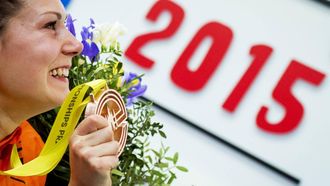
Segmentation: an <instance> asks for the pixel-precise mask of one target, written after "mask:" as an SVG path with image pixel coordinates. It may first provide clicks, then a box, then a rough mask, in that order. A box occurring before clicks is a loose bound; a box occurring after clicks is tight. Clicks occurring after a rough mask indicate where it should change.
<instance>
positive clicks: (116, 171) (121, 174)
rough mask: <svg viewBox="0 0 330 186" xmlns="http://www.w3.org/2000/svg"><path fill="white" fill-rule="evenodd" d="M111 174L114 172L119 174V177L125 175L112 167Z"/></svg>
mask: <svg viewBox="0 0 330 186" xmlns="http://www.w3.org/2000/svg"><path fill="white" fill-rule="evenodd" d="M111 174H115V175H117V176H121V177H122V176H124V175H125V174H124V173H123V172H121V171H119V170H118V169H112V170H111Z"/></svg>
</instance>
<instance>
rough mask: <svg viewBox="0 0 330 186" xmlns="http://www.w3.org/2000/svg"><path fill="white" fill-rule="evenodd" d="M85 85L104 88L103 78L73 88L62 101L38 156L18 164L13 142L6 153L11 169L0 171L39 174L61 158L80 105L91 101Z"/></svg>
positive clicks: (6, 173) (9, 173)
mask: <svg viewBox="0 0 330 186" xmlns="http://www.w3.org/2000/svg"><path fill="white" fill-rule="evenodd" d="M89 88H92V93H93V94H97V93H98V92H99V91H101V89H104V88H106V81H105V80H95V81H91V82H88V83H85V84H82V85H78V86H76V87H75V88H73V89H72V90H71V91H70V93H69V95H68V96H67V98H66V99H65V101H64V103H63V104H62V106H61V109H60V110H59V112H58V115H57V117H56V119H55V122H54V125H53V127H52V129H51V131H50V133H49V136H48V138H47V141H46V143H45V146H44V147H43V149H42V150H41V152H40V154H39V156H38V157H36V158H35V159H33V160H32V161H30V162H28V163H25V164H22V163H21V161H20V158H19V156H18V152H17V147H16V145H14V147H13V150H12V153H11V157H10V165H11V167H12V169H10V170H7V171H0V175H10V176H41V175H45V174H47V173H49V172H50V171H52V170H53V169H54V168H55V167H56V165H57V164H58V163H59V162H60V160H61V159H62V156H63V155H64V153H65V151H66V148H67V146H68V144H69V138H70V136H71V135H72V133H73V131H74V129H75V127H76V125H77V123H78V120H79V118H80V116H81V114H82V112H83V110H84V108H85V107H86V105H87V104H88V103H89V102H90V101H91V100H90V97H89V96H86V93H87V92H88V90H89Z"/></svg>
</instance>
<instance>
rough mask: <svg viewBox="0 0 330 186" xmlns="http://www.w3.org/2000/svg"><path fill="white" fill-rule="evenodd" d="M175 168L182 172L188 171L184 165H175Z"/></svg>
mask: <svg viewBox="0 0 330 186" xmlns="http://www.w3.org/2000/svg"><path fill="white" fill-rule="evenodd" d="M176 168H177V169H178V170H180V171H182V172H188V169H187V168H186V167H183V166H176Z"/></svg>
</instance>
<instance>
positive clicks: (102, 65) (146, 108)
mask: <svg viewBox="0 0 330 186" xmlns="http://www.w3.org/2000/svg"><path fill="white" fill-rule="evenodd" d="M115 46H116V47H110V48H102V51H101V54H100V56H99V57H100V59H99V60H98V61H95V62H90V61H89V60H88V59H87V58H86V57H84V56H77V57H75V58H74V59H73V61H72V64H73V66H72V69H71V70H70V76H69V77H70V78H69V81H70V88H73V87H75V86H77V85H79V84H82V83H85V82H89V81H92V80H94V79H106V80H107V84H108V86H109V88H112V89H116V90H117V91H118V92H119V93H120V94H121V95H122V96H123V98H124V100H126V98H127V96H128V95H129V93H130V91H131V90H130V89H129V88H130V87H131V86H132V85H131V84H130V83H129V82H124V81H123V80H122V78H123V75H124V71H123V63H122V62H121V61H120V60H121V55H122V51H121V50H120V47H119V44H118V43H117V45H115ZM139 77H141V76H139ZM57 111H58V109H54V110H51V111H48V112H46V113H43V114H40V115H38V116H36V117H33V118H31V119H30V120H29V121H30V123H31V124H32V125H33V126H34V128H35V129H36V130H37V131H38V132H39V134H40V135H41V137H42V138H43V140H44V141H45V140H46V139H47V136H48V134H49V132H50V129H51V127H52V123H53V122H54V121H55V118H56V115H57ZM127 111H128V113H129V117H128V120H127V121H128V126H129V129H128V138H127V144H126V146H125V149H124V152H123V153H122V155H121V156H120V164H119V166H118V167H117V168H116V169H113V170H112V180H113V185H139V184H141V185H143V184H148V185H170V184H171V183H172V182H173V181H174V180H175V179H176V174H175V172H174V171H175V170H180V171H183V172H187V171H188V170H187V169H186V168H185V167H182V166H178V165H177V162H178V158H179V155H178V153H175V154H174V155H173V156H170V155H168V153H169V147H166V146H164V145H163V144H162V145H161V148H160V149H157V150H156V149H153V148H151V147H150V141H151V140H152V137H154V136H156V135H159V136H161V137H163V138H166V134H165V132H164V131H162V128H163V125H162V124H161V123H158V122H154V121H152V117H153V116H154V115H155V113H154V111H153V110H152V103H151V102H145V101H142V100H137V101H136V102H135V103H134V104H133V105H132V106H131V107H128V108H127ZM81 119H82V118H81ZM48 178H49V179H51V180H52V182H54V180H59V181H61V182H64V183H68V181H69V179H70V164H69V153H68V150H67V152H66V153H65V155H64V156H63V158H62V160H61V162H60V163H59V164H58V166H57V167H56V168H55V170H53V171H52V172H51V173H49V174H48Z"/></svg>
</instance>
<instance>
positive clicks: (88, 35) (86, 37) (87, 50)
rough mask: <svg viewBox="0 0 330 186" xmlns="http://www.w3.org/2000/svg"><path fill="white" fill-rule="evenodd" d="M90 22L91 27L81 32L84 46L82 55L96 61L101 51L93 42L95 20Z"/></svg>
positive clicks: (84, 28)
mask: <svg viewBox="0 0 330 186" xmlns="http://www.w3.org/2000/svg"><path fill="white" fill-rule="evenodd" d="M90 22H91V23H90V25H89V26H88V27H83V28H82V31H81V32H80V34H81V38H82V41H81V43H82V44H83V45H84V49H83V51H82V52H81V54H82V55H84V56H87V57H88V58H89V59H90V60H91V61H96V60H97V57H98V56H97V55H98V54H99V52H100V50H99V48H98V47H97V45H96V43H95V42H93V32H92V31H91V30H92V29H93V28H94V24H95V23H94V20H93V19H90Z"/></svg>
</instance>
